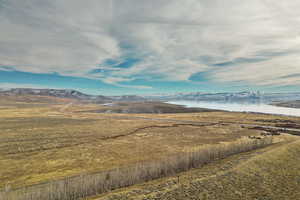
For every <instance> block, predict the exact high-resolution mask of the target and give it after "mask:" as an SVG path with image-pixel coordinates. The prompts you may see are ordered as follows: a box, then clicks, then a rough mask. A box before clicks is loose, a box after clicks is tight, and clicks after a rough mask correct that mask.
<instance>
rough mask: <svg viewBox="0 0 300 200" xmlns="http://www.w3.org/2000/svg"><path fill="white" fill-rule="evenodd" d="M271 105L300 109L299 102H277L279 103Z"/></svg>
mask: <svg viewBox="0 0 300 200" xmlns="http://www.w3.org/2000/svg"><path fill="white" fill-rule="evenodd" d="M273 105H276V106H281V107H287V108H300V100H296V101H286V102H279V103H274V104H273Z"/></svg>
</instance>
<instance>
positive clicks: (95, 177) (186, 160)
mask: <svg viewBox="0 0 300 200" xmlns="http://www.w3.org/2000/svg"><path fill="white" fill-rule="evenodd" d="M272 143H273V140H272V137H264V138H262V139H260V140H256V139H248V138H242V139H240V140H238V141H235V142H232V143H227V144H219V145H211V146H208V147H206V148H202V149H199V150H197V151H193V152H183V153H180V154H178V155H171V156H169V157H168V158H166V159H164V160H157V161H152V162H143V163H138V164H136V165H133V166H129V167H126V168H117V169H114V170H110V171H104V172H100V173H95V174H85V175H80V176H75V177H69V178H66V179H63V180H58V181H52V182H48V183H44V184H40V185H35V186H30V187H26V188H21V189H17V190H12V191H10V188H9V187H6V188H5V191H2V192H1V193H0V199H1V200H2V199H3V200H39V199H43V200H62V199H63V200H76V199H81V198H85V197H88V196H92V195H97V194H101V193H104V192H107V191H110V190H114V189H118V188H122V187H127V186H131V185H134V184H138V183H142V182H145V181H150V180H153V179H157V178H162V177H166V176H170V175H174V174H176V173H179V172H183V171H187V170H189V169H192V168H197V167H201V166H203V165H205V164H207V163H209V162H212V161H215V160H218V159H223V158H226V157H228V156H231V155H234V154H237V153H242V152H247V151H251V150H255V149H258V148H262V147H265V146H268V145H271V144H272Z"/></svg>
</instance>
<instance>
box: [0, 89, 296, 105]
mask: <svg viewBox="0 0 300 200" xmlns="http://www.w3.org/2000/svg"><path fill="white" fill-rule="evenodd" d="M1 94H2V95H40V96H53V97H59V98H71V99H76V100H81V101H88V102H93V103H103V102H131V101H132V102H143V101H179V100H183V101H227V102H249V103H251V102H264V103H271V102H276V101H277V102H278V101H295V100H300V92H299V93H261V92H259V91H258V92H248V91H246V92H224V93H203V92H192V93H176V94H155V95H143V96H142V95H141V96H139V95H121V96H102V95H88V94H84V93H82V92H79V91H76V90H67V89H66V90H64V89H30V88H14V89H0V95H1Z"/></svg>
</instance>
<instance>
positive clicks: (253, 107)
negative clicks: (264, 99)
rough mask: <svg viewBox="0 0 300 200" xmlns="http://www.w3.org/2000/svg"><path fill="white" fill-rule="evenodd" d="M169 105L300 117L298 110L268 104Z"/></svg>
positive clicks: (194, 102) (198, 102)
mask: <svg viewBox="0 0 300 200" xmlns="http://www.w3.org/2000/svg"><path fill="white" fill-rule="evenodd" d="M167 103H170V104H177V105H184V106H186V107H194V108H208V109H217V110H224V111H232V112H256V113H265V114H276V115H289V116H297V117H300V109H299V108H285V107H278V106H272V105H268V104H264V103H261V104H251V103H250V104H249V103H248V104H247V103H245V104H243V103H226V102H222V103H221V102H203V101H170V102H167Z"/></svg>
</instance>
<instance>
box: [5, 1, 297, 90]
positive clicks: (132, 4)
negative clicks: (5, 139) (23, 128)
mask: <svg viewBox="0 0 300 200" xmlns="http://www.w3.org/2000/svg"><path fill="white" fill-rule="evenodd" d="M299 9H300V2H297V1H293V0H286V1H281V2H279V1H274V0H252V1H240V0H227V1H224V0H210V1H209V0H184V1H182V0H151V1H150V0H89V1H81V0H64V1H61V0H44V1H39V0H27V1H19V0H0V27H1V32H0V64H2V65H12V66H16V69H17V70H21V71H29V72H35V73H41V72H43V73H45V72H58V73H61V74H63V75H70V76H82V77H89V78H95V79H101V80H103V81H104V82H106V83H110V84H119V83H120V85H122V84H121V83H122V82H126V81H127V82H128V81H130V80H134V79H135V78H143V79H152V80H157V79H161V80H178V81H187V80H188V79H189V77H190V76H191V75H192V74H195V73H197V72H204V71H213V75H212V76H211V78H213V79H214V80H215V81H221V82H231V81H245V82H249V83H251V84H256V85H265V84H277V85H287V84H288V85H297V84H300V83H299V81H298V79H297V78H298V77H297V76H293V74H298V73H300V71H299V69H300V66H299V65H300V60H299V59H298V58H297V57H298V56H297V55H299V52H300V47H299V46H300V37H299V30H300V23H299V22H300V16H299V14H298V11H299ZM126 47H128V48H126ZM274 52H278V53H274ZM126 57H136V58H139V59H140V60H141V61H140V62H138V63H137V64H135V65H134V66H133V67H131V68H126V69H125V68H124V69H122V68H120V67H117V68H115V69H111V67H110V66H104V67H102V68H103V69H106V73H101V72H99V74H94V75H91V74H89V73H88V72H89V71H91V70H93V69H97V68H98V67H97V66H98V64H100V63H103V62H104V61H105V60H106V59H116V60H118V61H120V60H126ZM238 59H244V60H253V61H255V60H257V59H264V61H263V62H242V63H241V62H237V63H235V61H237V60H238ZM223 62H232V66H226V67H223V68H220V67H219V68H216V67H215V66H214V65H213V64H216V63H223ZM107 71H108V72H107ZM258 72H259V73H258ZM141 87H144V86H141Z"/></svg>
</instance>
